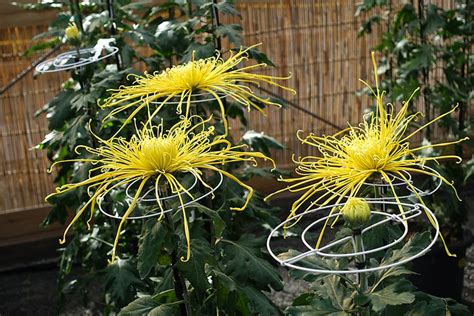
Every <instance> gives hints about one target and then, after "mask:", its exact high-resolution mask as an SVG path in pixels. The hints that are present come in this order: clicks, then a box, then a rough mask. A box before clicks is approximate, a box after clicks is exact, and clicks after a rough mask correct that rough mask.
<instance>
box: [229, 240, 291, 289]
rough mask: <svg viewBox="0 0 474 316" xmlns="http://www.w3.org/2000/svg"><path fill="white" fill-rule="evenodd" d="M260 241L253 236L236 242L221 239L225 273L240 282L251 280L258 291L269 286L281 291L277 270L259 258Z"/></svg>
mask: <svg viewBox="0 0 474 316" xmlns="http://www.w3.org/2000/svg"><path fill="white" fill-rule="evenodd" d="M262 241H263V239H261V238H256V237H255V236H253V235H243V236H241V238H240V239H239V240H238V241H231V240H227V239H221V240H220V242H221V243H224V244H225V245H224V246H223V249H224V263H225V265H226V272H227V273H228V274H229V275H232V276H234V277H235V278H237V279H240V280H247V279H251V280H253V281H254V282H255V284H256V286H257V288H260V289H267V288H268V286H269V285H270V286H271V287H272V288H273V289H275V290H281V289H282V288H283V284H282V282H281V278H280V275H279V274H278V272H277V270H276V269H275V268H274V267H273V266H271V265H270V264H269V263H268V262H267V261H265V260H263V259H261V258H260V256H261V251H260V247H261V244H262Z"/></svg>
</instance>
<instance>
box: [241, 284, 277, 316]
mask: <svg viewBox="0 0 474 316" xmlns="http://www.w3.org/2000/svg"><path fill="white" fill-rule="evenodd" d="M241 289H242V292H243V293H244V294H245V296H246V297H247V299H248V300H249V301H250V310H251V312H252V313H253V314H254V315H281V312H280V310H279V309H278V307H276V306H275V305H274V304H273V303H272V302H271V301H270V300H269V299H268V297H266V296H265V295H264V294H263V293H262V292H260V291H259V290H257V289H255V288H253V287H251V286H245V287H242V288H241Z"/></svg>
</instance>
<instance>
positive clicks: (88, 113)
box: [26, 0, 282, 315]
mask: <svg viewBox="0 0 474 316" xmlns="http://www.w3.org/2000/svg"><path fill="white" fill-rule="evenodd" d="M106 4H107V5H105V4H101V3H95V2H78V1H75V0H71V2H70V3H69V6H67V5H65V4H63V3H59V4H56V3H39V4H30V5H26V6H27V7H28V8H30V9H44V8H48V7H58V6H59V7H61V8H62V11H60V12H59V13H58V17H57V18H56V19H55V20H54V21H53V22H51V24H50V27H49V29H48V31H47V32H46V33H43V34H40V35H38V36H37V37H35V39H34V40H35V44H34V45H33V46H32V47H31V49H30V50H29V53H32V52H34V51H37V50H40V49H45V48H47V47H53V46H55V45H57V44H58V43H60V42H61V41H62V39H63V38H64V32H65V29H66V27H67V26H68V24H69V23H70V22H71V21H75V23H76V25H78V28H79V30H80V35H81V36H80V37H79V39H78V40H79V41H80V43H75V44H77V47H79V46H80V47H87V46H93V45H94V44H95V43H96V42H97V40H98V39H100V38H104V37H112V38H114V39H115V43H116V45H117V47H119V48H120V54H119V55H118V56H117V58H111V59H110V60H108V61H106V62H103V63H102V62H101V63H96V64H93V65H88V66H85V67H82V68H81V69H78V70H74V71H72V72H71V79H69V80H68V81H67V82H66V83H65V84H64V89H63V90H62V91H61V92H60V93H59V94H58V95H57V96H56V97H55V98H54V99H53V100H52V101H51V102H49V103H48V104H46V105H45V106H44V107H43V109H42V110H41V111H39V112H38V114H42V113H45V114H46V115H47V118H48V123H49V129H50V130H51V132H50V133H49V134H48V135H47V136H46V137H45V140H44V141H43V142H42V143H41V144H39V145H38V148H39V149H44V150H46V151H47V152H48V157H49V158H50V159H51V160H52V161H53V162H56V161H61V160H67V159H89V158H92V157H93V153H87V152H84V151H77V152H76V151H75V150H74V149H75V148H76V147H77V146H78V145H82V146H88V147H91V148H97V145H98V143H97V140H96V138H95V137H94V136H93V135H97V136H98V137H100V138H101V139H110V138H111V137H112V136H113V135H115V133H116V132H117V130H120V136H121V137H124V138H127V139H129V138H130V137H131V136H132V135H133V134H134V133H135V126H134V124H128V125H125V126H123V123H124V122H126V121H127V117H129V115H130V111H123V113H117V114H114V115H113V116H112V117H111V118H110V119H107V120H104V118H106V117H107V116H108V114H109V113H110V111H111V109H99V108H98V107H97V104H98V103H99V104H101V103H103V101H104V100H105V99H107V98H108V97H110V95H111V92H110V91H109V90H110V89H117V88H118V87H120V86H122V85H131V84H132V82H131V78H130V77H129V76H128V75H129V74H140V73H141V71H142V70H144V69H146V70H147V71H148V72H150V73H152V72H155V71H162V70H163V69H165V68H166V67H170V66H172V65H174V64H177V63H182V62H186V61H189V60H190V59H191V56H192V55H193V54H194V58H195V59H196V60H197V59H199V58H204V57H209V56H213V55H215V52H216V49H221V44H220V41H221V39H222V40H226V41H228V42H229V44H230V46H231V47H234V48H236V49H237V48H239V47H240V44H241V43H240V27H239V26H238V25H236V24H228V25H225V24H219V23H216V22H217V21H216V18H215V17H216V12H217V13H221V14H231V15H238V12H237V11H236V10H235V9H234V7H233V6H232V4H231V3H229V2H227V1H220V2H217V1H197V0H194V1H186V2H184V1H166V2H164V3H163V4H160V5H157V6H149V5H148V4H146V3H142V2H131V1H128V0H122V1H117V2H111V1H110V2H107V3H106ZM112 13H113V14H112ZM75 46H76V45H75ZM68 48H69V47H68ZM249 55H250V56H251V57H253V58H255V59H257V61H258V62H266V63H269V60H268V58H267V57H266V56H265V55H264V54H263V53H260V52H258V51H257V50H256V49H255V48H252V49H251V50H250V51H249ZM253 102H255V103H256V104H258V105H259V106H260V107H263V106H264V103H262V102H261V101H260V100H258V99H255V100H254V101H253ZM223 107H224V110H225V114H226V115H227V116H228V117H229V118H233V119H237V120H238V121H239V122H240V123H241V128H242V129H245V123H246V120H245V116H244V111H245V110H246V108H245V106H243V105H242V104H240V103H238V102H224V104H223ZM195 111H196V113H195V114H198V115H202V116H208V115H210V114H215V115H214V117H219V115H220V113H221V110H220V108H219V104H218V102H216V101H209V102H208V103H206V104H205V105H203V106H200V107H198V108H196V109H195ZM143 112H146V111H143ZM135 119H136V121H137V122H146V121H147V120H148V116H147V114H146V113H138V114H137V115H136V116H135ZM178 120H179V117H178V116H177V115H176V110H175V108H174V107H166V108H164V109H163V110H161V111H160V112H159V113H158V115H157V116H156V117H154V118H153V122H154V123H159V122H163V123H162V124H164V125H165V126H167V127H170V126H172V125H174V124H175V123H176V122H177V121H178ZM137 124H139V123H137ZM213 125H214V127H215V129H216V131H217V132H218V133H223V132H224V126H223V124H222V121H218V120H216V121H214V122H213ZM228 140H229V141H230V142H231V143H232V144H239V145H240V144H247V145H249V146H250V147H251V149H252V150H255V151H259V150H260V148H262V150H263V151H266V152H268V148H272V147H273V148H281V147H282V145H281V144H279V143H278V142H276V141H275V140H274V139H272V138H271V137H268V136H264V135H261V134H258V133H255V132H250V133H244V135H243V138H242V139H240V140H233V139H232V138H231V137H230V136H229V137H228ZM242 167H244V166H243V165H242V164H240V163H232V164H228V165H226V166H224V167H223V168H225V170H226V171H227V172H229V173H233V174H235V175H236V176H237V177H239V178H242V179H246V178H248V177H250V176H251V175H252V174H265V175H267V176H268V175H269V173H268V172H264V171H263V170H257V169H256V168H253V167H252V168H242ZM91 168H92V166H91V165H90V164H87V163H71V164H62V165H61V166H60V168H59V169H58V170H57V172H56V174H55V176H56V178H55V182H56V184H57V185H58V186H61V185H64V184H67V183H77V182H81V181H84V180H85V179H87V178H88V177H89V173H90V172H92V173H94V172H97V170H93V171H91V170H92V169H91ZM206 182H207V183H208V184H210V185H215V184H216V183H217V182H218V178H216V177H215V176H212V175H208V176H207V179H206ZM201 189H203V188H201ZM89 193H90V192H88V190H87V189H86V188H79V189H77V190H73V191H69V192H66V193H64V194H60V195H55V196H52V197H51V199H50V202H51V204H52V209H51V212H50V213H49V215H48V217H47V218H46V219H45V221H44V224H45V225H49V224H51V223H53V222H56V221H59V222H62V223H65V222H66V221H67V217H68V214H69V213H70V212H74V211H77V210H79V209H80V208H81V207H82V206H83V205H84V203H85V202H86V201H88V200H89V198H90V196H89ZM246 194H247V193H246V191H245V190H244V189H243V188H242V187H241V186H239V185H238V184H235V183H234V182H232V181H227V180H224V182H223V184H222V185H221V187H220V189H219V190H218V191H216V192H215V198H214V199H212V200H207V201H205V202H204V203H203V204H193V205H191V206H190V207H188V208H187V209H188V210H191V212H194V213H195V215H194V220H192V221H190V228H189V229H190V231H191V236H192V240H191V245H192V248H191V258H190V260H189V261H188V262H181V261H178V260H176V258H179V257H182V256H183V255H184V256H185V255H186V246H185V244H186V243H185V242H183V240H185V238H184V234H185V231H184V230H183V229H182V225H181V224H180V223H181V220H182V219H181V218H180V217H179V216H169V217H168V218H167V219H166V221H157V220H156V219H150V220H147V221H141V220H133V221H128V222H127V225H126V226H124V229H123V230H122V232H121V233H120V237H119V239H118V247H119V248H120V258H118V259H117V260H116V262H115V263H113V264H111V265H109V266H107V265H106V263H107V256H108V254H109V253H110V251H111V249H112V245H111V242H110V241H111V240H113V235H114V232H115V231H116V230H117V227H118V222H116V221H113V220H112V221H111V220H110V219H108V218H106V217H105V216H104V215H102V214H101V213H100V212H97V211H96V212H95V213H94V214H93V218H92V220H91V226H92V227H91V229H90V230H87V229H86V227H87V225H86V220H87V219H78V221H77V222H76V223H74V225H73V226H72V227H71V232H72V233H73V234H72V236H70V237H69V243H68V244H67V245H66V246H65V247H64V248H62V249H61V259H60V265H59V266H60V278H59V289H60V292H61V295H62V296H64V295H65V294H68V293H71V292H73V293H82V294H83V295H84V296H85V297H86V299H90V298H87V289H88V286H89V284H90V283H91V282H92V281H94V282H97V280H102V281H103V284H104V296H103V297H102V298H100V299H99V303H100V304H104V305H103V306H104V308H103V311H104V312H105V313H106V314H113V313H116V312H118V311H119V310H120V309H122V308H123V310H122V311H121V312H120V313H121V314H123V315H128V314H136V313H151V314H156V315H169V314H171V313H178V312H179V311H180V310H182V309H181V306H183V304H182V300H183V299H185V300H186V303H187V304H186V306H187V308H190V309H191V310H192V313H193V314H194V315H199V314H201V315H209V313H211V314H212V313H215V312H216V313H217V310H222V311H224V312H226V313H227V314H229V315H234V314H242V315H250V314H255V313H257V314H258V313H260V314H272V315H276V314H279V313H280V312H279V310H278V309H277V308H276V306H275V305H274V304H273V303H272V302H271V301H270V300H269V299H268V298H267V297H266V295H265V294H264V293H263V292H262V291H263V290H269V289H270V287H271V288H273V289H275V290H278V289H281V288H282V283H281V279H280V276H279V275H278V273H277V271H276V270H275V268H274V267H273V266H272V265H270V264H269V263H268V262H266V261H265V258H266V255H265V253H262V252H261V247H262V246H263V245H264V239H263V238H260V237H258V236H256V235H255V234H258V235H261V234H262V231H265V227H266V226H268V225H274V224H275V222H276V221H277V219H276V218H275V217H274V214H275V210H274V209H271V208H269V207H268V206H267V205H266V204H265V203H263V201H262V198H261V197H260V196H259V195H258V194H255V196H254V198H253V199H252V200H251V203H250V204H249V205H248V207H247V209H246V210H245V212H242V213H239V214H236V213H234V212H230V211H229V208H232V207H235V206H241V205H242V204H244V203H245V201H246ZM110 195H111V196H112V198H113V200H114V201H115V202H114V207H116V208H117V209H126V205H125V203H124V200H125V199H126V197H125V193H124V191H123V189H121V188H117V189H115V190H113V191H111V192H110ZM169 206H170V207H176V205H169ZM75 265H80V266H81V270H82V273H81V275H80V276H79V277H76V276H72V275H71V271H72V270H73V268H74V266H75ZM176 274H178V276H177V275H176ZM183 282H184V283H183ZM186 292H187V293H186ZM183 294H184V295H185V297H183ZM137 297H139V298H137Z"/></svg>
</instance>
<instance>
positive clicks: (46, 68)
mask: <svg viewBox="0 0 474 316" xmlns="http://www.w3.org/2000/svg"><path fill="white" fill-rule="evenodd" d="M102 50H106V54H103V55H102V54H97V48H96V47H90V48H83V49H80V50H79V56H77V55H78V54H77V51H75V50H71V51H68V52H65V53H62V54H59V55H58V56H56V57H55V58H51V59H47V60H45V61H43V62H42V63H40V64H39V65H37V66H36V68H35V69H36V71H37V72H39V73H52V72H59V71H65V70H71V69H75V68H79V67H82V66H85V65H88V64H93V63H96V62H98V61H100V60H103V59H106V58H109V57H111V56H113V55H115V54H116V53H117V52H118V51H119V49H118V47H115V46H106V47H100V52H102ZM82 55H89V56H88V57H84V58H83V57H82ZM77 58H78V59H79V61H75V62H72V63H71V62H68V61H70V60H76V59H77Z"/></svg>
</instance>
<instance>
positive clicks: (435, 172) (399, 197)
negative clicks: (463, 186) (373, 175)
mask: <svg viewBox="0 0 474 316" xmlns="http://www.w3.org/2000/svg"><path fill="white" fill-rule="evenodd" d="M419 167H420V168H422V169H428V170H429V171H431V172H433V173H434V174H436V175H437V176H439V177H438V180H439V181H438V184H437V185H436V187H435V188H434V189H433V190H431V191H428V192H424V191H422V190H420V189H418V188H416V187H414V188H415V190H416V194H415V192H413V189H412V188H410V187H409V186H407V190H408V191H410V192H412V194H408V195H401V196H397V198H398V199H399V200H400V199H409V198H413V197H417V194H418V196H420V197H421V196H429V195H432V194H434V193H435V192H436V191H438V189H439V188H440V187H441V185H442V184H443V181H442V180H441V178H440V177H441V175H440V174H439V172H438V171H436V170H434V169H433V168H430V167H428V166H421V165H420V166H419ZM406 174H407V180H408V181H409V183H410V184H412V185H413V181H412V180H411V179H412V178H411V174H410V173H408V172H406ZM392 176H393V177H394V178H395V179H399V180H402V179H401V178H399V177H397V176H395V175H392ZM406 184H407V183H406V182H405V181H403V180H402V181H400V182H396V183H392V186H394V187H397V186H403V185H406ZM364 185H367V186H372V187H375V188H390V185H389V184H386V183H381V184H379V183H364ZM326 190H327V191H329V192H331V193H333V194H335V195H337V196H341V194H340V193H338V192H335V191H333V190H331V189H329V188H326ZM344 197H345V198H349V196H348V195H344ZM397 198H396V197H395V196H381V197H374V198H371V197H367V198H364V199H365V200H366V201H394V200H396V199H397Z"/></svg>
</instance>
